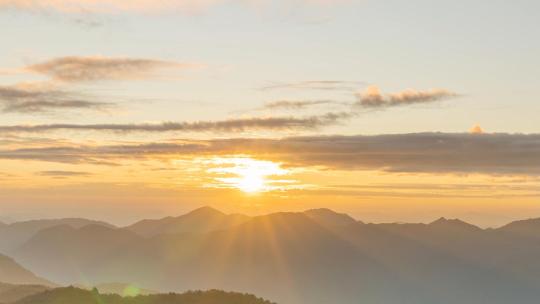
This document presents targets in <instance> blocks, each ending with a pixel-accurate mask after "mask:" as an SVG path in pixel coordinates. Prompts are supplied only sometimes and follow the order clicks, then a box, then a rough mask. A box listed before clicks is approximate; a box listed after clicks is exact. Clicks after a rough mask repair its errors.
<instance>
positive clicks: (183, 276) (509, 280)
mask: <svg viewBox="0 0 540 304" xmlns="http://www.w3.org/2000/svg"><path fill="white" fill-rule="evenodd" d="M233 217H237V216H236V215H233ZM229 218H232V217H230V216H229V215H227V214H224V213H221V212H219V211H217V210H215V209H212V208H202V209H198V210H195V211H193V212H191V213H188V214H186V215H184V216H180V217H176V218H167V219H162V220H152V221H143V222H139V223H138V224H144V225H137V226H138V227H139V228H140V227H144V228H145V229H146V228H149V229H148V230H144V229H140V230H138V228H137V229H133V226H129V227H127V228H111V227H106V226H101V225H87V226H84V227H81V228H73V227H70V226H67V225H62V226H56V227H52V228H47V229H44V230H42V231H40V232H38V233H36V234H35V235H34V236H33V237H32V238H30V239H29V240H28V241H27V242H25V244H23V245H22V246H19V248H18V249H17V250H15V251H14V256H15V257H16V258H17V259H18V260H19V261H20V262H21V263H23V265H25V266H26V267H28V268H29V269H31V270H32V271H34V273H36V274H38V275H41V276H46V277H47V278H49V279H51V280H54V281H55V282H59V283H62V284H75V283H80V284H91V285H98V284H100V283H103V282H136V285H139V286H144V287H146V288H148V289H150V290H167V291H168V290H171V291H177V292H183V291H186V290H201V289H202V290H207V289H214V288H217V289H222V290H235V291H239V292H247V293H252V294H256V295H259V296H262V297H264V298H267V299H271V300H274V301H277V302H279V303H292V304H296V303H300V304H301V303H315V304H323V303H368V304H371V303H402V304H417V303H439V304H450V303H490V304H492V303H494V304H503V303H504V304H506V303H536V301H537V299H538V297H540V262H538V261H537V260H538V259H537V257H538V256H540V244H539V243H538V242H537V241H536V240H537V238H536V236H528V235H527V234H521V235H520V236H519V237H516V235H515V234H513V233H508V232H507V231H504V229H502V230H501V229H481V228H479V227H476V226H474V225H471V224H468V223H466V222H463V221H460V220H448V219H444V218H442V219H439V220H436V221H434V222H432V223H429V224H398V223H389V224H364V223H361V222H358V221H356V220H354V219H352V218H350V217H349V216H347V215H343V214H339V213H335V212H333V211H331V210H329V209H318V210H316V211H314V210H308V211H306V212H280V213H273V214H269V215H262V216H255V217H247V216H241V219H242V220H239V221H236V220H234V221H229V220H224V219H229ZM149 223H151V224H149ZM224 223H226V224H224ZM173 227H174V228H173ZM141 231H146V232H141Z"/></svg>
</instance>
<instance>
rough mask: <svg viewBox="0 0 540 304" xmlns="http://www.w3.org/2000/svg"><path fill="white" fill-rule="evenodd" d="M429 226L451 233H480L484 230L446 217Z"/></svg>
mask: <svg viewBox="0 0 540 304" xmlns="http://www.w3.org/2000/svg"><path fill="white" fill-rule="evenodd" d="M429 226H430V227H432V228H436V229H439V230H446V231H449V232H450V231H451V232H478V231H481V230H482V229H480V228H479V227H477V226H474V225H471V224H469V223H466V222H464V221H462V220H459V219H446V218H444V217H441V218H439V219H438V220H436V221H434V222H431V223H430V224H429Z"/></svg>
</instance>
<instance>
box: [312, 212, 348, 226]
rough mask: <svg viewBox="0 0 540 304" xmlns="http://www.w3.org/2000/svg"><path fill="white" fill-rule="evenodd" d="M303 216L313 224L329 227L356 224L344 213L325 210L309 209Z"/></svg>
mask: <svg viewBox="0 0 540 304" xmlns="http://www.w3.org/2000/svg"><path fill="white" fill-rule="evenodd" d="M304 214H305V215H307V216H308V217H309V218H311V219H312V220H314V221H315V222H317V223H319V224H321V225H324V226H329V227H332V226H333V227H338V226H347V225H352V224H354V223H355V222H356V220H355V219H354V218H352V217H351V216H349V215H348V214H345V213H337V212H335V211H332V210H330V209H327V208H320V209H311V210H307V211H304Z"/></svg>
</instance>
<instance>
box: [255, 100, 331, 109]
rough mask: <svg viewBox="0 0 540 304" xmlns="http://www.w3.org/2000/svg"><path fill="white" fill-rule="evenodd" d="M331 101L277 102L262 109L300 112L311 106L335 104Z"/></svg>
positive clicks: (270, 103) (272, 102)
mask: <svg viewBox="0 0 540 304" xmlns="http://www.w3.org/2000/svg"><path fill="white" fill-rule="evenodd" d="M336 103H338V102H336V101H333V100H277V101H271V102H268V103H266V104H265V105H264V106H263V107H262V109H266V110H277V109H285V110H300V109H305V108H308V107H311V106H318V105H328V104H336Z"/></svg>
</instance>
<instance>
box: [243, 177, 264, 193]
mask: <svg viewBox="0 0 540 304" xmlns="http://www.w3.org/2000/svg"><path fill="white" fill-rule="evenodd" d="M236 186H237V187H238V189H240V190H241V191H243V192H246V193H255V192H261V191H262V190H263V189H264V188H265V187H266V186H267V183H266V180H265V178H264V177H263V176H261V175H259V174H256V173H255V174H246V175H244V176H242V177H239V178H238V181H237V183H236Z"/></svg>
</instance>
